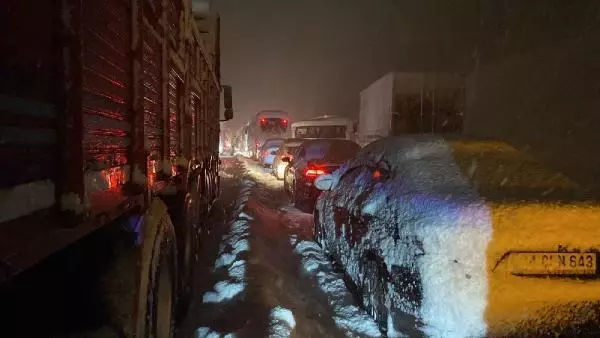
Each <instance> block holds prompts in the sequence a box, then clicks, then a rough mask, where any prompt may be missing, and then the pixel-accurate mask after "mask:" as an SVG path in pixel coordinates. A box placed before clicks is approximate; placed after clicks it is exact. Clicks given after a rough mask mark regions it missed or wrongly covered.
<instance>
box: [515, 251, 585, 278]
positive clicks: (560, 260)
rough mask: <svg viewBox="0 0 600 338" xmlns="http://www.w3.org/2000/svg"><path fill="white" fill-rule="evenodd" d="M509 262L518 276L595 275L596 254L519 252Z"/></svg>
mask: <svg viewBox="0 0 600 338" xmlns="http://www.w3.org/2000/svg"><path fill="white" fill-rule="evenodd" d="M508 262H509V266H510V269H511V272H512V273H513V274H518V275H593V274H595V273H596V254H595V253H556V252H519V253H511V254H510V255H509V256H508Z"/></svg>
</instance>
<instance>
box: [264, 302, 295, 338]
mask: <svg viewBox="0 0 600 338" xmlns="http://www.w3.org/2000/svg"><path fill="white" fill-rule="evenodd" d="M295 327H296V320H295V319H294V314H293V313H292V311H291V310H288V309H286V308H283V307H281V306H278V307H276V308H274V309H272V310H271V313H270V315H269V337H271V338H287V337H290V336H291V334H292V331H293V330H294V328H295Z"/></svg>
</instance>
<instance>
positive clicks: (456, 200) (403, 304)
mask: <svg viewBox="0 0 600 338" xmlns="http://www.w3.org/2000/svg"><path fill="white" fill-rule="evenodd" d="M314 184H315V186H316V187H317V188H318V189H320V190H323V193H322V194H321V196H320V197H319V199H318V201H317V204H316V207H315V211H314V219H315V237H316V240H317V242H318V243H319V244H320V245H321V246H323V247H324V248H325V249H326V250H328V251H329V253H330V254H332V256H333V257H334V259H335V260H337V261H338V262H339V264H340V265H341V266H342V267H343V269H344V270H345V272H346V273H347V275H348V276H349V278H350V279H351V280H352V282H353V283H354V284H355V285H356V287H357V290H358V291H359V292H360V294H361V295H362V299H363V302H364V304H365V307H366V308H367V309H368V310H369V311H370V312H371V314H372V315H373V316H374V317H375V318H376V319H377V321H378V323H379V324H380V326H381V327H382V328H383V329H386V330H387V333H388V336H395V335H401V334H399V332H404V333H406V332H415V331H414V330H415V329H418V330H419V332H422V333H425V334H426V335H427V336H434V337H482V336H506V335H512V334H522V333H524V332H525V333H532V332H533V333H534V335H538V334H540V332H542V333H544V334H546V333H548V334H552V333H555V332H561V330H563V331H564V332H571V333H572V332H577V331H568V330H576V329H577V328H573V327H572V326H573V323H579V324H581V323H587V324H590V323H591V325H596V324H597V323H595V320H597V319H598V306H599V304H600V279H599V277H600V275H599V269H598V264H597V259H598V258H597V253H598V252H600V208H599V207H598V206H597V205H596V204H595V203H594V202H592V201H590V200H589V199H588V198H587V197H586V196H585V194H584V193H583V192H582V190H581V189H580V187H579V186H578V185H577V184H575V183H574V182H573V181H571V180H570V179H568V178H567V177H565V176H564V175H562V174H560V173H557V172H554V171H552V170H548V169H546V168H544V167H543V166H541V165H540V164H538V163H537V162H536V161H535V160H533V159H532V158H531V157H530V156H528V155H526V154H524V153H522V152H520V151H518V150H516V149H515V148H513V147H511V146H509V145H507V144H505V143H502V142H497V141H491V140H474V139H467V138H463V137H459V136H436V135H421V136H414V137H408V136H407V137H390V138H384V139H381V140H378V141H375V142H374V143H371V144H369V145H368V146H366V147H365V148H363V149H362V150H361V151H360V152H359V153H358V154H357V155H356V156H355V157H354V159H352V160H351V161H349V162H347V163H346V164H344V165H343V166H342V167H341V168H339V170H337V171H336V172H335V173H333V174H327V175H322V176H320V177H319V178H318V179H316V180H315V182H314ZM596 327H597V326H596ZM569 334H570V333H567V335H569ZM411 336H412V335H411Z"/></svg>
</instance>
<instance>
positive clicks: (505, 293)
mask: <svg viewBox="0 0 600 338" xmlns="http://www.w3.org/2000/svg"><path fill="white" fill-rule="evenodd" d="M494 274H495V273H493V274H492V275H494ZM491 277H492V278H491V279H492V280H490V284H491V285H490V287H491V288H490V292H489V294H488V297H487V298H488V304H487V306H486V310H485V321H486V323H487V325H488V330H489V331H488V333H489V334H491V335H492V336H505V335H512V334H515V333H518V334H519V333H523V332H524V331H532V332H556V333H559V332H560V333H564V332H569V330H571V329H573V327H574V326H577V327H583V326H587V325H594V326H596V327H597V325H599V324H600V322H599V321H600V318H599V313H600V280H596V279H594V280H577V279H574V278H560V279H558V278H556V279H555V278H532V277H519V276H512V275H504V276H491Z"/></svg>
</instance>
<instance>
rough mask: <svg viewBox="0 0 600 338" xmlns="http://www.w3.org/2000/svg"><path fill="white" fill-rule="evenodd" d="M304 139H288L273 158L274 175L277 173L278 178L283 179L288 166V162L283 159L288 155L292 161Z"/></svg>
mask: <svg viewBox="0 0 600 338" xmlns="http://www.w3.org/2000/svg"><path fill="white" fill-rule="evenodd" d="M303 141H304V140H302V139H297V138H290V139H286V140H285V141H284V143H283V146H282V147H280V148H279V150H277V153H276V154H275V159H274V160H273V175H275V177H276V178H277V179H278V180H283V175H284V174H285V169H286V168H287V166H288V163H287V162H283V161H281V159H283V158H284V157H286V158H289V160H290V161H291V160H292V159H293V158H294V153H295V152H296V150H297V149H298V147H300V145H301V144H302V142H303Z"/></svg>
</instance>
